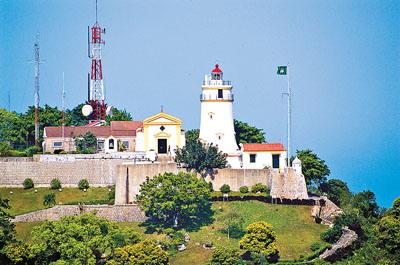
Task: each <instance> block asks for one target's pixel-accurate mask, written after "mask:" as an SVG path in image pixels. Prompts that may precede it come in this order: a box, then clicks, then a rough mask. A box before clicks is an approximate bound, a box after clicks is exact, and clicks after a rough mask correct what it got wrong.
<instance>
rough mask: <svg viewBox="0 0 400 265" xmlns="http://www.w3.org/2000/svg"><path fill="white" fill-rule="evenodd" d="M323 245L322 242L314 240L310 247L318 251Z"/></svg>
mask: <svg viewBox="0 0 400 265" xmlns="http://www.w3.org/2000/svg"><path fill="white" fill-rule="evenodd" d="M321 247H322V244H321V242H314V243H312V244H311V246H310V249H311V251H317V250H318V249H320V248H321Z"/></svg>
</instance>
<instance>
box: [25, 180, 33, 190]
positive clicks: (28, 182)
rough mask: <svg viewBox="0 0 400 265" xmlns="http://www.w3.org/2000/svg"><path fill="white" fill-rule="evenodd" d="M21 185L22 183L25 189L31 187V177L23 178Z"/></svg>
mask: <svg viewBox="0 0 400 265" xmlns="http://www.w3.org/2000/svg"><path fill="white" fill-rule="evenodd" d="M23 185H24V189H26V190H27V189H32V188H33V186H34V184H33V180H32V179H31V178H27V179H25V180H24V183H23Z"/></svg>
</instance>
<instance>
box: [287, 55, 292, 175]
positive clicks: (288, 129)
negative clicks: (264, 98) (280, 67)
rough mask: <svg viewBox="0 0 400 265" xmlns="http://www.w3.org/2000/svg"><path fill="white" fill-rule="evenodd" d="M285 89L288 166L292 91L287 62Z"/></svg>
mask: <svg viewBox="0 0 400 265" xmlns="http://www.w3.org/2000/svg"><path fill="white" fill-rule="evenodd" d="M287 89H288V92H287V94H288V106H287V111H288V113H287V115H288V117H287V156H288V157H287V165H288V167H290V138H291V132H292V131H291V123H292V92H291V90H290V69H289V63H288V64H287Z"/></svg>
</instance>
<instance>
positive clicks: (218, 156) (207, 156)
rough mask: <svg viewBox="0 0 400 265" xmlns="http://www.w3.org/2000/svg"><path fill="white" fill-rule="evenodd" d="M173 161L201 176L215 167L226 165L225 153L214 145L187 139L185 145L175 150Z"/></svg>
mask: <svg viewBox="0 0 400 265" xmlns="http://www.w3.org/2000/svg"><path fill="white" fill-rule="evenodd" d="M175 161H176V162H177V163H180V164H182V165H183V166H184V167H186V169H187V170H188V171H192V170H193V171H195V172H197V173H199V174H202V175H203V176H205V175H207V174H212V173H213V172H214V169H215V168H224V167H225V166H226V163H227V162H226V154H224V153H222V152H220V151H218V148H217V147H216V146H214V145H209V144H204V143H202V142H201V141H200V140H193V141H187V142H186V145H185V146H184V147H182V148H178V149H177V150H176V156H175Z"/></svg>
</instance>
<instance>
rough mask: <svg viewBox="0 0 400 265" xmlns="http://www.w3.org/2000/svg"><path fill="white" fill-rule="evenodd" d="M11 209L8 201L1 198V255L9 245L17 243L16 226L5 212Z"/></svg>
mask: <svg viewBox="0 0 400 265" xmlns="http://www.w3.org/2000/svg"><path fill="white" fill-rule="evenodd" d="M9 208H10V206H9V204H8V200H7V199H3V198H1V197H0V254H2V249H3V247H4V246H5V245H6V244H7V243H12V242H14V241H15V231H14V228H15V225H14V223H11V221H10V215H9V214H8V213H6V212H5V210H6V209H9Z"/></svg>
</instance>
